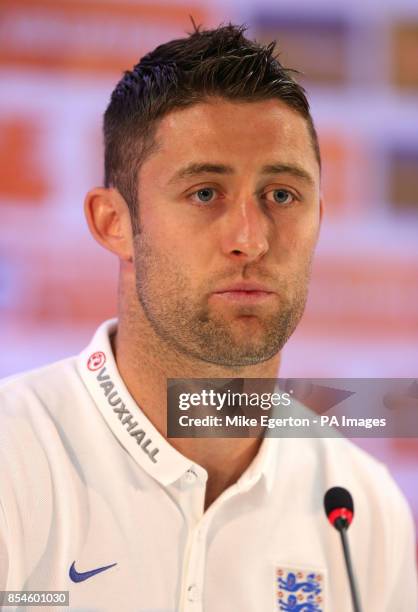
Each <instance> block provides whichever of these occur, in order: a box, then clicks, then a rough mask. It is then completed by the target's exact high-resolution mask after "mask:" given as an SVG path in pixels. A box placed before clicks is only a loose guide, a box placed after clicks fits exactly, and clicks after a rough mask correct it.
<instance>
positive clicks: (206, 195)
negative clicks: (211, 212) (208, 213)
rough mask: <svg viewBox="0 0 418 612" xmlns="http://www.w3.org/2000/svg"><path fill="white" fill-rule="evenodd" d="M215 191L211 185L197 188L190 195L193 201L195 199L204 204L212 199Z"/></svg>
mask: <svg viewBox="0 0 418 612" xmlns="http://www.w3.org/2000/svg"><path fill="white" fill-rule="evenodd" d="M215 193H216V189H213V187H202V189H198V191H195V192H194V193H192V194H191V197H192V198H193V199H194V200H195V201H196V199H197V202H199V203H200V204H206V203H208V202H211V201H212V200H213V196H214V194H215Z"/></svg>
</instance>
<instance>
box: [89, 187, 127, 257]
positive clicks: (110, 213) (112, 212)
mask: <svg viewBox="0 0 418 612" xmlns="http://www.w3.org/2000/svg"><path fill="white" fill-rule="evenodd" d="M84 214H85V215H86V219H87V224H88V226H89V229H90V232H91V234H92V236H93V238H94V239H95V240H96V241H97V242H98V243H99V244H101V245H102V246H103V247H104V248H105V249H107V250H108V251H111V252H112V253H115V255H117V256H118V257H119V258H120V259H121V260H124V261H129V262H132V260H133V244H132V226H131V217H130V214H129V209H128V205H127V204H126V202H125V200H124V199H123V197H122V196H121V194H120V193H119V192H118V191H117V189H113V188H111V189H106V188H104V187H95V188H94V189H91V190H90V191H89V192H88V194H87V195H86V198H85V200H84Z"/></svg>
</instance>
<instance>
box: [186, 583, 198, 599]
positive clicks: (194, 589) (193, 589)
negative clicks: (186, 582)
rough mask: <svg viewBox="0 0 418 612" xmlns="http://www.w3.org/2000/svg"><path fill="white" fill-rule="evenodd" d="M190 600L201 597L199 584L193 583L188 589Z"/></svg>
mask: <svg viewBox="0 0 418 612" xmlns="http://www.w3.org/2000/svg"><path fill="white" fill-rule="evenodd" d="M187 599H188V601H197V600H198V599H199V589H198V586H197V584H191V585H190V586H189V588H188V589H187Z"/></svg>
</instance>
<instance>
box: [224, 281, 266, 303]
mask: <svg viewBox="0 0 418 612" xmlns="http://www.w3.org/2000/svg"><path fill="white" fill-rule="evenodd" d="M212 295H213V296H214V297H215V298H219V299H222V300H226V301H229V302H235V303H240V304H259V303H261V302H265V301H267V300H269V299H271V298H272V297H274V296H275V295H276V293H275V292H274V291H272V290H271V289H270V288H269V287H266V286H265V285H262V284H260V283H254V282H240V283H235V284H232V285H228V286H227V287H223V288H222V289H218V291H215V292H214V293H213V294H212Z"/></svg>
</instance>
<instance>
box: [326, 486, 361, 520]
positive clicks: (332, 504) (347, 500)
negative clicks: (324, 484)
mask: <svg viewBox="0 0 418 612" xmlns="http://www.w3.org/2000/svg"><path fill="white" fill-rule="evenodd" d="M324 507H325V513H326V515H327V517H328V520H329V522H330V523H331V525H333V526H334V527H336V528H338V527H337V525H336V521H337V519H343V521H344V522H345V527H348V526H349V525H350V523H351V521H352V520H353V516H354V502H353V498H352V497H351V494H350V492H349V491H347V489H344V488H343V487H332V488H331V489H328V491H327V492H326V493H325V496H324ZM340 524H341V521H338V525H340Z"/></svg>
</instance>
